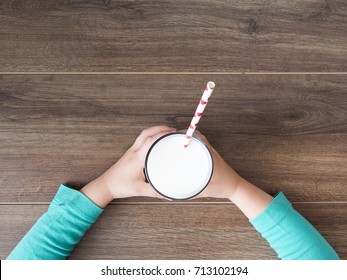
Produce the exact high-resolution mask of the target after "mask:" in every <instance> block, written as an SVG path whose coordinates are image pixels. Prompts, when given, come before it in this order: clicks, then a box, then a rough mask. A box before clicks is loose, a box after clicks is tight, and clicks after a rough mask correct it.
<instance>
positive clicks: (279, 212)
mask: <svg viewBox="0 0 347 280" xmlns="http://www.w3.org/2000/svg"><path fill="white" fill-rule="evenodd" d="M292 208H293V207H292V205H291V203H290V202H289V201H288V199H287V198H286V197H285V196H284V194H283V193H282V192H280V193H278V194H277V195H275V197H274V199H273V200H272V201H271V203H270V204H269V205H268V206H267V207H266V209H265V210H264V211H263V212H262V213H260V214H259V215H258V216H257V217H256V218H254V219H252V220H250V223H251V224H252V225H253V226H254V228H255V229H256V230H257V231H259V232H264V231H266V230H268V229H270V228H272V227H274V226H276V225H277V224H278V223H279V221H281V220H283V219H284V218H285V217H286V216H287V215H288V213H290V210H291V209H292Z"/></svg>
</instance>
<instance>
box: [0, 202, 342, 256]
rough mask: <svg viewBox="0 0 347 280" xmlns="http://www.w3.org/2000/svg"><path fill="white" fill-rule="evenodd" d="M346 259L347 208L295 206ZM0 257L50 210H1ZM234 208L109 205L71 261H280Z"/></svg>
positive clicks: (320, 205)
mask: <svg viewBox="0 0 347 280" xmlns="http://www.w3.org/2000/svg"><path fill="white" fill-rule="evenodd" d="M294 207H295V208H296V209H298V211H300V212H301V213H302V214H303V215H304V217H306V218H307V219H308V220H309V221H310V222H311V223H312V224H313V225H314V226H315V227H316V228H317V229H318V230H319V231H320V232H321V234H322V235H323V236H324V237H325V238H326V239H327V240H328V242H329V243H330V244H331V245H332V246H333V247H334V249H335V250H336V251H337V252H338V254H339V255H340V257H341V258H343V259H346V258H347V238H346V236H347V223H346V219H345V213H346V211H347V204H330V203H322V204H297V205H294ZM0 209H1V213H2V215H1V216H0V222H1V225H2V226H1V228H0V232H1V234H0V246H1V248H0V254H1V255H0V258H1V259H3V258H6V256H7V255H8V254H9V253H10V252H11V250H12V249H13V248H14V247H15V246H16V244H17V243H18V242H19V240H20V239H21V238H22V237H23V236H24V234H25V233H26V232H27V230H29V229H30V227H31V226H32V224H33V223H34V222H35V221H36V220H37V219H38V217H39V216H40V215H42V213H44V211H45V210H46V209H47V206H44V205H36V206H34V205H30V206H29V205H22V206H20V207H17V206H14V205H12V206H10V205H2V206H0ZM276 258H277V256H276V254H275V252H274V251H273V250H272V249H271V248H270V247H269V246H268V244H267V242H266V241H265V240H264V239H262V238H261V236H260V234H259V233H257V232H256V231H255V230H254V229H253V227H252V226H251V224H250V223H249V222H248V220H247V219H246V218H245V217H244V216H243V214H242V213H241V212H240V211H239V210H238V209H237V208H236V207H235V206H234V205H233V204H231V203H230V204H227V205H183V204H181V205H166V204H160V205H110V206H108V207H107V208H106V210H105V212H104V213H103V214H102V216H101V217H100V218H99V220H98V221H97V222H96V224H95V225H94V226H93V227H92V228H91V229H90V230H89V231H88V232H87V234H86V235H85V237H84V238H83V239H82V241H81V242H80V243H79V244H78V245H77V246H76V248H75V250H74V252H73V254H72V255H71V259H276Z"/></svg>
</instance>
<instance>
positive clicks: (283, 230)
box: [250, 193, 339, 260]
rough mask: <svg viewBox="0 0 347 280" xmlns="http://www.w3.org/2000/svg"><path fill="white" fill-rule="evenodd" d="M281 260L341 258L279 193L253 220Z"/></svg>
mask: <svg viewBox="0 0 347 280" xmlns="http://www.w3.org/2000/svg"><path fill="white" fill-rule="evenodd" d="M250 222H251V223H252V225H253V226H254V227H255V229H256V230H257V231H258V232H260V233H261V235H262V236H263V237H264V238H265V239H266V240H267V241H268V243H269V244H270V246H271V247H272V248H273V249H274V250H275V251H276V253H277V254H278V257H279V258H280V259H285V260H338V259H339V256H338V255H337V254H336V252H335V251H334V249H333V248H332V247H331V246H330V245H329V243H328V242H327V241H326V240H325V239H324V238H323V237H322V235H320V234H319V232H318V231H317V230H316V229H315V228H314V227H313V226H312V225H311V224H310V223H309V222H308V221H307V220H306V219H305V218H304V217H303V216H301V215H300V214H299V213H298V212H297V211H296V210H294V209H293V207H292V205H291V203H290V202H289V201H288V200H287V198H286V197H285V196H284V194H283V193H279V194H278V195H277V196H275V198H274V199H273V201H272V202H271V203H270V204H269V206H268V207H267V208H266V209H265V210H264V212H263V213H261V214H260V215H259V216H258V217H256V218H255V219H253V220H250Z"/></svg>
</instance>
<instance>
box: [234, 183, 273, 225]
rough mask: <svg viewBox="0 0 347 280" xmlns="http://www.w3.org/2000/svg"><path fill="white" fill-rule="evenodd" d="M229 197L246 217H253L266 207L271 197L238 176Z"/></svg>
mask: <svg viewBox="0 0 347 280" xmlns="http://www.w3.org/2000/svg"><path fill="white" fill-rule="evenodd" d="M229 199H230V200H231V201H232V202H234V204H235V205H236V206H237V207H238V208H239V209H240V210H241V211H242V212H243V213H244V214H245V215H246V217H247V218H248V219H253V218H255V217H257V216H258V215H259V214H260V213H262V212H263V211H264V210H265V209H266V207H267V206H268V205H269V204H270V203H271V201H272V200H273V197H272V196H271V195H269V194H267V193H266V192H264V191H262V190H261V189H259V188H257V187H256V186H254V185H253V184H251V183H250V182H248V181H246V180H245V179H243V178H241V177H240V179H239V180H238V184H237V186H236V189H235V191H234V192H233V194H232V196H231V197H230V198H229Z"/></svg>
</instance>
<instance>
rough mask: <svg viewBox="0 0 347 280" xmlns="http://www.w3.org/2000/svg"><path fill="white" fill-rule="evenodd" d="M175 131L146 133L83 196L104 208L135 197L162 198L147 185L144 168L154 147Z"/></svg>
mask: <svg viewBox="0 0 347 280" xmlns="http://www.w3.org/2000/svg"><path fill="white" fill-rule="evenodd" d="M174 131H176V129H175V128H172V127H168V126H154V127H150V128H146V129H144V130H143V131H142V133H141V134H140V135H139V136H138V137H137V139H136V141H135V143H134V144H133V145H132V146H131V147H130V149H129V150H128V151H127V152H126V153H125V154H124V155H123V156H122V158H121V159H120V160H119V161H118V162H117V163H115V164H114V165H113V166H112V167H111V168H110V169H109V170H107V171H106V172H105V173H104V174H102V175H101V176H100V177H98V178H96V179H95V180H94V181H92V182H90V183H89V184H88V185H86V186H85V187H84V188H82V189H81V192H82V193H84V194H85V195H86V196H87V197H89V199H91V200H92V201H93V202H94V203H95V204H97V205H99V206H100V207H102V208H103V207H105V206H106V205H107V204H108V203H109V202H111V201H112V200H113V199H115V198H125V197H132V196H151V197H160V198H163V197H162V196H160V195H159V194H158V193H157V192H156V191H155V190H154V189H153V188H152V187H151V186H150V185H149V184H148V183H146V182H145V176H144V173H143V168H144V162H145V157H146V154H147V152H148V150H149V148H150V147H151V145H152V144H153V143H154V142H155V141H156V140H157V139H158V138H160V137H161V136H163V135H165V134H167V133H170V132H174Z"/></svg>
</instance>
